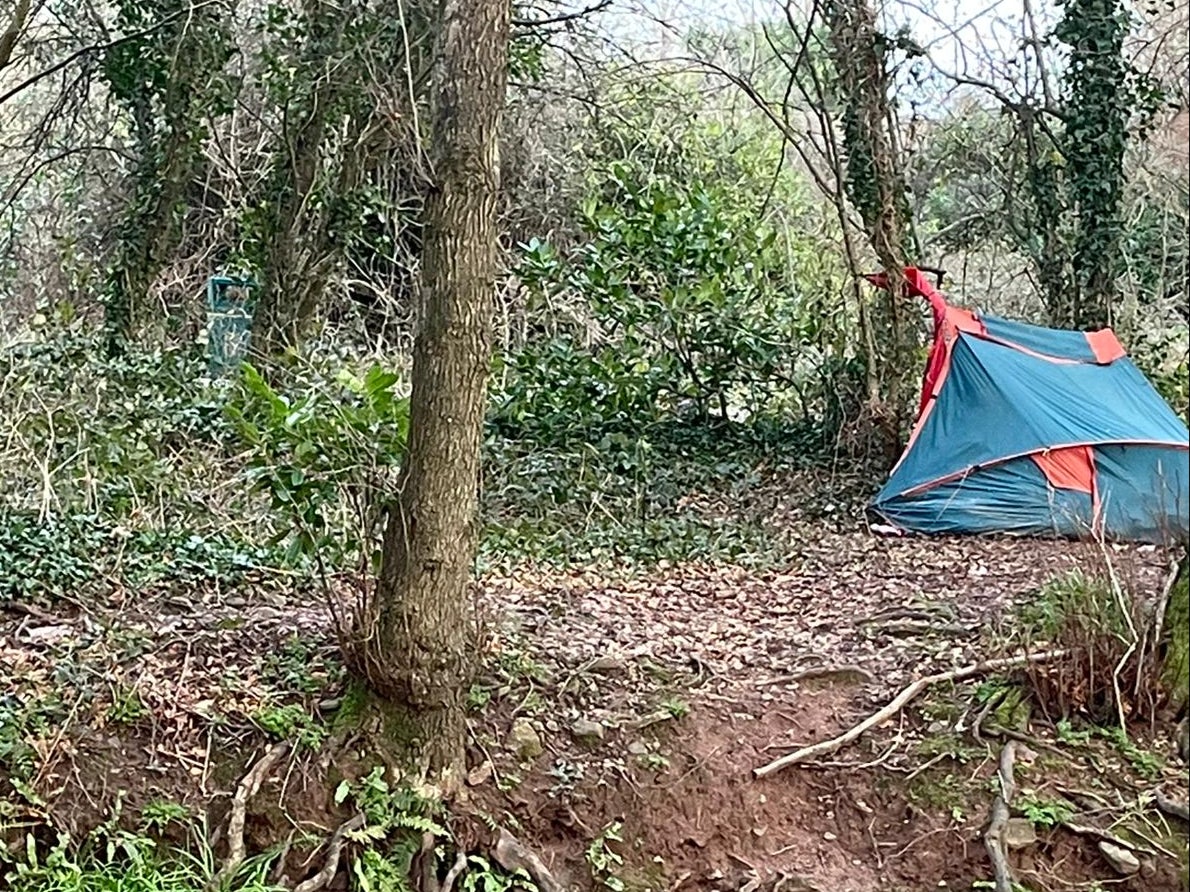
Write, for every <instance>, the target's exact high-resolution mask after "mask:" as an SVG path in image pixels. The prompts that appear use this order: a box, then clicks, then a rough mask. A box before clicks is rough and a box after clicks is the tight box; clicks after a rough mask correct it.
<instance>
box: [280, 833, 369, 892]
mask: <svg viewBox="0 0 1190 892" xmlns="http://www.w3.org/2000/svg"><path fill="white" fill-rule="evenodd" d="M363 826H364V816H363V815H356V816H355V817H353V818H351V819H350V820H348V821H344V822H343V823H342V824H340V825H339V826H338V828H337V829H336V830H335V832H334V833H332V834H331V840H330V842H329V843H328V844H327V851H326V860H325V861H324V862H323V863H322V869H321V870H320V871H318V873H316V874H314V876H312V877H310V879H308V880H304V881H303V882H300V883H298V884H297V886H295V887H294V890H293V892H318V890H319V889H322V888H324V887H326V886H329V885H330V882H331V880H333V879H334V878H335V874H337V873H338V872H339V858H340V857H341V856H342V854H343V845H344V843H345V842H346V836H347V834H348V833H350V832H352V831H353V830H359V829H360V828H362V827H363Z"/></svg>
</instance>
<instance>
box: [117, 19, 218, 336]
mask: <svg viewBox="0 0 1190 892" xmlns="http://www.w3.org/2000/svg"><path fill="white" fill-rule="evenodd" d="M222 13H223V11H221V10H220V9H219V7H218V6H217V5H214V4H206V5H203V6H201V7H197V8H191V7H190V6H189V4H188V3H183V2H179V0H120V2H119V3H118V4H117V24H118V26H119V27H120V28H121V29H122V30H124V31H126V32H138V31H143V33H142V34H141V36H139V37H137V38H136V39H132V40H127V41H125V42H122V43H119V44H117V45H115V46H113V47H112V48H111V49H109V50H108V51H107V53H106V55H105V57H104V60H103V74H104V78H105V80H106V81H107V84H108V87H109V88H110V90H111V93H112V96H113V97H114V98H115V100H116V101H117V102H118V103H119V104H120V105H121V106H122V107H123V109H124V110H125V112H126V113H127V114H128V116H129V119H130V124H131V130H132V150H133V153H134V156H135V159H136V160H135V167H134V168H133V170H132V172H131V177H130V180H131V195H130V197H129V202H128V208H127V210H126V211H125V214H124V219H123V221H122V222H121V224H120V226H119V227H118V229H117V234H118V238H119V240H118V243H117V248H116V252H115V256H114V258H113V259H112V262H111V265H110V269H109V271H108V275H107V283H106V293H105V295H104V301H105V323H106V328H107V333H108V346H109V351H111V352H117V351H118V350H119V349H120V345H121V343H122V342H123V341H124V340H125V339H126V338H127V337H128V336H129V335H131V333H132V331H133V330H134V329H135V328H136V327H137V326H138V325H139V324H140V323H142V322H144V321H148V320H149V319H151V318H152V315H153V313H154V312H155V311H156V310H157V308H156V307H150V306H149V305H148V300H147V298H148V295H149V293H150V290H151V288H152V286H153V284H154V282H155V281H156V279H157V277H158V275H159V274H160V273H161V271H162V269H163V268H164V267H165V266H166V265H167V264H168V263H169V262H170V261H171V260H172V259H173V257H174V255H175V253H176V251H177V248H178V246H179V244H180V243H181V239H182V234H183V221H184V219H185V216H186V214H187V213H188V211H189V210H190V208H189V206H188V204H187V201H186V191H187V190H188V189H190V188H191V186H192V184H193V183H194V181H195V180H196V179H198V178H199V173H200V170H201V169H202V167H203V165H204V163H205V161H204V157H203V151H202V150H203V142H204V140H205V139H206V137H207V133H208V131H209V129H210V125H211V122H212V121H213V120H214V119H216V118H218V117H221V116H223V115H225V114H227V113H228V112H229V111H230V109H231V103H230V99H231V90H232V86H231V83H230V81H229V80H228V78H227V77H226V75H225V72H224V66H225V65H226V64H227V61H228V59H229V58H230V57H231V54H232V43H231V35H230V32H229V29H228V25H227V23H226V21H225V18H224V15H223V14H222ZM150 26H151V27H150ZM185 293H186V294H187V295H188V294H189V293H190V292H189V291H188V290H187V291H186V292H185ZM164 309H165V311H166V313H170V312H173V311H175V310H176V309H177V307H176V306H171V305H167V306H165V307H164Z"/></svg>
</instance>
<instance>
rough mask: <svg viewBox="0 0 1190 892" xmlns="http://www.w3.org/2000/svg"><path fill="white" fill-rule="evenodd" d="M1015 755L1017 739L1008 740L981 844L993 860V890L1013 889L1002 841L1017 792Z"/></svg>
mask: <svg viewBox="0 0 1190 892" xmlns="http://www.w3.org/2000/svg"><path fill="white" fill-rule="evenodd" d="M1015 758H1016V743H1015V742H1014V741H1011V740H1010V741H1009V742H1008V743H1006V744H1004V749H1002V750H1000V769H999V779H1000V792H999V793H997V794H996V799H995V801H994V802H993V803H992V817H991V820H990V821H989V822H988V829H987V832H986V833H984V835H983V842H984V845H985V846H987V850H988V858H990V859H991V861H992V870H993V871H994V872H995V877H996V892H1012V885H1013V884H1012V868H1010V867H1009V866H1008V854H1007V851H1006V847H1005V844H1004V828H1005V826H1006V825H1007V824H1008V818H1009V816H1010V813H1009V806H1010V805H1011V803H1012V797H1013V794H1014V793H1015V792H1016V781H1015V780H1014V779H1013V762H1014V760H1015Z"/></svg>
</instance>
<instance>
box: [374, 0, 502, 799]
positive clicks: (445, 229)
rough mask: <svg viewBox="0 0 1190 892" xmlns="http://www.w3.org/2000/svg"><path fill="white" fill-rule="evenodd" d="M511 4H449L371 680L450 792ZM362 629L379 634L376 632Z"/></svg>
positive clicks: (468, 651) (460, 733) (455, 770)
mask: <svg viewBox="0 0 1190 892" xmlns="http://www.w3.org/2000/svg"><path fill="white" fill-rule="evenodd" d="M510 11H511V6H510V4H508V3H507V2H506V0H443V5H442V11H441V15H442V21H441V25H440V30H439V34H440V37H439V41H440V44H439V53H438V61H437V68H436V71H435V78H434V83H435V86H434V96H433V115H434V123H433V132H432V136H431V145H430V152H431V161H432V164H433V176H434V188H433V190H432V192H431V195H430V198H429V201H428V203H427V206H426V224H427V226H426V233H425V243H424V247H423V253H422V283H421V284H422V307H421V314H420V319H419V329H418V332H417V337H416V340H415V343H414V350H413V394H412V397H411V401H410V430H409V455H408V460H407V462H406V466H405V470H404V474H403V478H402V486H401V489H400V493H399V494H398V497H397V499H396V504H395V506H394V509H393V511H392V512H391V514H390V517H389V521H388V525H387V527H386V529H385V535H384V550H383V569H382V571H381V577H380V580H379V587H378V593H377V604H376V608H377V609H376V612H375V614H374V615H375V620H376V625H375V628H374V631H375V633H376V634H375V635H371V636H370V637H369V643H368V644H367V645H366V647H367V656H368V659H367V662H366V664H365V666H364V667H363V668H364V669H365V670H366V673H367V681H368V682H369V683H370V684H371V686H372V687H373V689H374V690H375V691H376V692H377V693H378V694H379V695H380V696H381V697H382V698H384V699H385V700H387V701H388V703H389V705H390V707H391V709H392V710H393V711H394V712H395V713H396V714H397V716H398V719H399V723H398V724H393V723H390V727H395V728H399V730H400V732H401V733H400V739H399V740H397V741H395V742H397V743H398V744H399V745H401V746H403V748H404V749H405V750H406V752H407V755H409V756H410V757H412V759H413V760H414V762H415V763H417V765H416V767H417V768H419V769H420V770H422V771H425V772H426V773H428V774H429V775H431V776H432V777H435V778H438V779H439V780H440V781H442V782H443V783H444V784H445V786H447V787H448V788H449V787H450V786H452V785H453V784H456V783H457V782H458V778H459V774H460V771H459V769H461V767H462V762H463V747H464V742H465V719H464V712H463V709H464V691H465V687H466V685H467V683H468V681H469V676H470V670H471V656H472V654H473V646H472V645H473V620H472V616H471V601H470V598H469V592H468V588H469V582H470V577H471V568H472V564H473V562H474V559H475V549H476V545H477V541H478V502H479V499H478V495H479V493H478V489H479V450H480V438H481V434H482V429H483V419H484V409H485V404H486V392H487V376H488V370H489V366H490V364H491V337H492V335H491V325H492V312H493V306H494V297H495V278H496V274H497V253H496V252H497V243H496V235H497V232H496V205H497V196H498V191H499V170H500V167H499V158H498V138H499V132H500V119H501V116H502V113H503V108H504V97H505V86H506V81H507V73H506V72H507V58H508V32H509V19H510ZM368 631H372V630H371V629H369V630H368Z"/></svg>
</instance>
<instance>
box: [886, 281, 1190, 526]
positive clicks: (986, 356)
mask: <svg viewBox="0 0 1190 892" xmlns="http://www.w3.org/2000/svg"><path fill="white" fill-rule="evenodd" d="M868 279H869V281H871V282H872V283H873V284H875V285H878V286H880V287H888V281H887V277H886V276H884V275H883V274H877V275H872V276H869V277H868ZM905 279H906V282H905V284H906V289H907V291H908V293H909V294H912V295H916V296H919V297H923V298H925V299H926V300H928V301H929V302H930V306H931V307H932V309H933V313H934V343H933V347H932V349H931V351H930V357H929V361H928V364H927V366H926V372H925V382H924V385H923V388H922V395H921V405H920V408H919V411H918V418H917V423H916V425H915V426H914V429H913V432H912V434H911V435H910V438H909V445H908V446H907V447H906V449H905V452H904V454H902V456H901V458H900V460H899V461H898V463H897V465H896V467H894V468H893V471H892V474H891V475H890V477H889V479H888V482H887V483H885V485H884V487H883V488H882V489H881V490H880V492H879V493H878V494H877V495H876V497H875V499H873V501H872V503H871V505H870V508H871V510H872V511H873V512H874V513H875V514H877V515H879V516H880V517H881V518H883V519H884V520H885V521H887V523H889V524H891V525H892V526H893V527H895V528H897V529H900V530H902V531H912V532H919V533H936V534H953V533H990V532H1002V533H1013V534H1019V535H1059V536H1069V537H1082V536H1100V535H1102V536H1104V537H1106V538H1108V539H1116V540H1124V541H1137V542H1163V541H1169V540H1171V539H1181V540H1185V538H1186V537H1187V533H1188V528H1190V432H1188V431H1187V428H1186V425H1185V424H1183V423H1182V421H1181V419H1179V418H1178V417H1177V415H1175V414H1174V412H1173V410H1171V409H1170V408H1169V406H1168V405H1167V404H1166V402H1165V401H1164V400H1163V399H1162V398H1161V396H1160V395H1159V394H1158V393H1157V391H1156V390H1154V388H1153V386H1152V384H1150V383H1149V381H1148V380H1147V379H1146V378H1145V376H1144V375H1143V374H1142V373H1141V372H1140V370H1139V369H1137V367H1136V366H1135V365H1133V363H1132V361H1131V360H1129V359H1128V357H1127V354H1126V353H1125V351H1124V348H1123V347H1122V346H1120V342H1119V341H1118V340H1117V339H1116V336H1115V335H1114V334H1113V333H1112V331H1111V330H1110V329H1103V330H1101V331H1094V332H1078V331H1061V330H1057V329H1050V328H1041V327H1039V326H1035V325H1026V324H1024V323H1020V322H1012V321H1009V320H1007V319H1000V318H997V317H995V316H987V315H982V314H979V315H977V314H975V313H973V312H970V311H968V310H963V309H960V308H958V307H953V306H950V305H949V304H948V303H947V302H946V299H945V298H944V297H943V296H942V295H941V294H940V293H939V292H938V291H937V290H936V289H935V288H934V287H933V286H932V285H931V284H930V283H929V282H928V281H927V280H926V278H925V276H924V275H923V273H922V271H921V270H919V269H916V268H912V267H910V268H908V269H906V270H905Z"/></svg>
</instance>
